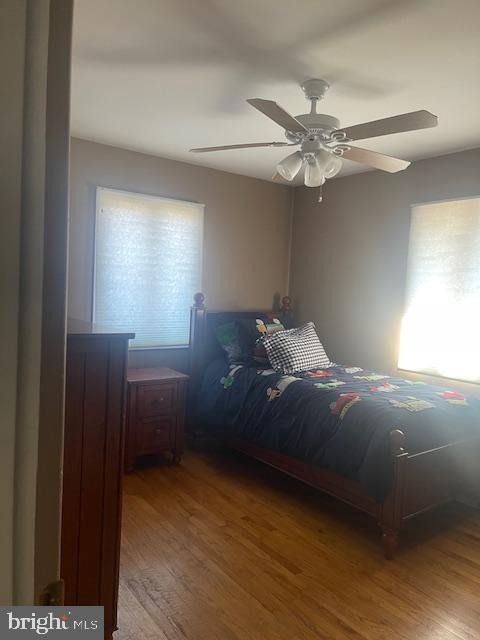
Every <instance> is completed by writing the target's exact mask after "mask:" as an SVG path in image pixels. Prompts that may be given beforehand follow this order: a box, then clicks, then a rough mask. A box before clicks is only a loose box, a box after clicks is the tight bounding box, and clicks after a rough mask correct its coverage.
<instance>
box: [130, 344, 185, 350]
mask: <svg viewBox="0 0 480 640" xmlns="http://www.w3.org/2000/svg"><path fill="white" fill-rule="evenodd" d="M184 349H190V345H189V344H178V345H175V346H173V345H172V346H168V347H128V350H129V351H178V350H184Z"/></svg>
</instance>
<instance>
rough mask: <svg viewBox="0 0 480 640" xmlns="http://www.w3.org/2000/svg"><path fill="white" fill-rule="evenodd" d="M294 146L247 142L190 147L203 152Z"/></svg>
mask: <svg viewBox="0 0 480 640" xmlns="http://www.w3.org/2000/svg"><path fill="white" fill-rule="evenodd" d="M292 146H293V147H294V146H296V145H295V144H292V143H290V142H250V143H247V144H227V145H224V146H223V147H198V148H197V149H190V151H192V152H193V153H205V152H207V151H228V150H229V149H252V148H254V147H292Z"/></svg>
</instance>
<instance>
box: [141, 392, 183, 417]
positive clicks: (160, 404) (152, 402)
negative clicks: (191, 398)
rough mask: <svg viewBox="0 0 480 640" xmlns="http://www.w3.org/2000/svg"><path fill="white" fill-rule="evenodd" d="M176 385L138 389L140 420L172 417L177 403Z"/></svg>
mask: <svg viewBox="0 0 480 640" xmlns="http://www.w3.org/2000/svg"><path fill="white" fill-rule="evenodd" d="M176 392H177V386H176V385H175V384H156V385H151V386H141V387H139V389H138V392H137V393H138V415H139V417H140V418H150V417H153V416H161V415H171V414H173V413H174V412H175V405H176V401H177V393H176Z"/></svg>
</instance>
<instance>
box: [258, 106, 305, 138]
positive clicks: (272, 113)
mask: <svg viewBox="0 0 480 640" xmlns="http://www.w3.org/2000/svg"><path fill="white" fill-rule="evenodd" d="M247 102H248V104H251V105H252V107H255V109H258V110H259V111H261V112H262V113H263V114H264V115H266V116H267V117H268V118H270V119H271V120H273V121H274V122H276V123H277V124H279V125H280V126H281V127H283V129H286V130H287V131H308V129H307V128H306V127H304V126H303V124H302V123H301V122H299V121H298V120H296V119H295V118H294V117H293V116H291V115H290V114H289V113H288V111H285V109H283V108H282V107H281V106H280V105H279V104H277V103H276V102H274V101H273V100H263V99H262V98H249V99H248V100H247Z"/></svg>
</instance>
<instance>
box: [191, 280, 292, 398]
mask: <svg viewBox="0 0 480 640" xmlns="http://www.w3.org/2000/svg"><path fill="white" fill-rule="evenodd" d="M259 316H267V317H270V318H278V319H279V320H281V321H282V322H283V323H284V324H285V326H287V327H289V326H292V323H293V318H292V308H291V300H290V298H289V296H284V297H283V298H282V301H281V306H280V309H279V310H278V311H272V310H269V311H265V310H264V309H260V310H247V311H239V310H237V311H207V309H206V307H205V296H204V295H203V293H196V294H195V296H194V303H193V306H192V308H191V312H190V389H196V388H198V386H199V383H200V381H201V377H202V374H203V372H204V371H205V367H206V366H207V365H208V364H209V363H210V362H212V360H214V359H215V358H218V357H219V356H221V355H222V353H223V352H222V349H221V348H220V345H219V344H218V342H217V339H216V338H215V328H216V327H218V326H219V325H221V324H225V323H226V322H232V321H234V320H239V319H245V318H258V317H259Z"/></svg>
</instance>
